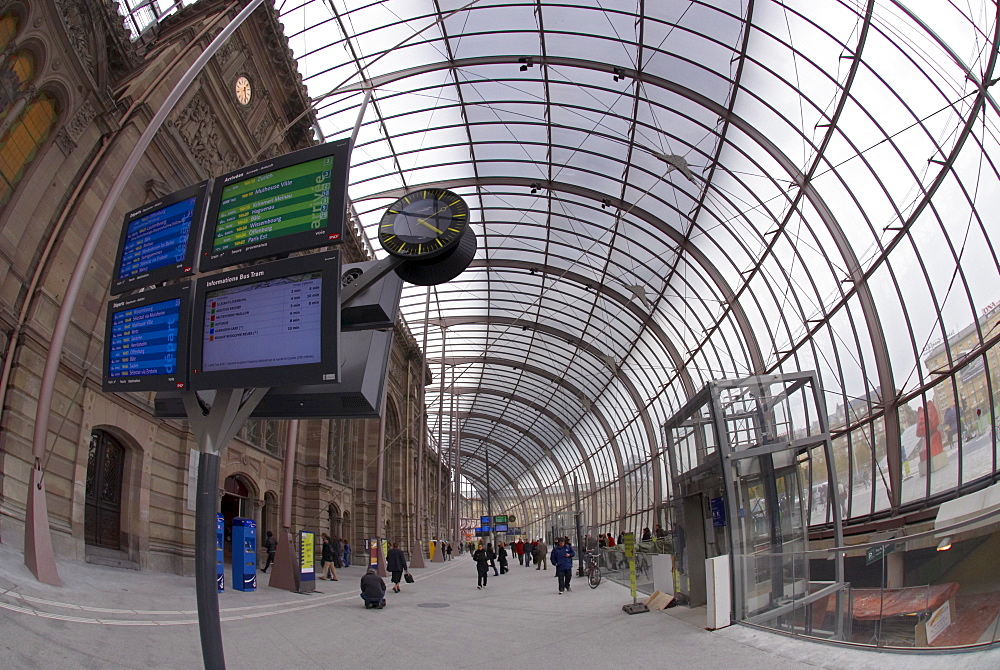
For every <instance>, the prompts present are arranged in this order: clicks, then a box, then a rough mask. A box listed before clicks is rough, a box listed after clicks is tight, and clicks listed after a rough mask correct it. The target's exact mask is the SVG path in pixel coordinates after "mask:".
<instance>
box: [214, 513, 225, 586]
mask: <svg viewBox="0 0 1000 670" xmlns="http://www.w3.org/2000/svg"><path fill="white" fill-rule="evenodd" d="M225 536H226V517H224V516H222V515H221V514H216V515H215V581H216V584H217V585H218V587H219V593H222V592H223V591H225V590H226V572H225V566H224V565H223V561H224V560H225V558H224V557H223V554H222V543H223V542H224V541H225Z"/></svg>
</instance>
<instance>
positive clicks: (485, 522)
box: [479, 516, 490, 526]
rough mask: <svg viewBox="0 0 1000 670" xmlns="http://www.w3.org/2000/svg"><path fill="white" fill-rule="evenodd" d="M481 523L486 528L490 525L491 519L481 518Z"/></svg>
mask: <svg viewBox="0 0 1000 670" xmlns="http://www.w3.org/2000/svg"><path fill="white" fill-rule="evenodd" d="M479 523H481V524H483V525H484V526H488V525H489V524H490V518H489V517H488V516H481V517H479Z"/></svg>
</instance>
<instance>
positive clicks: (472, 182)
mask: <svg viewBox="0 0 1000 670" xmlns="http://www.w3.org/2000/svg"><path fill="white" fill-rule="evenodd" d="M538 182H539V180H538V179H533V178H531V177H462V178H457V179H447V180H442V181H436V182H434V183H428V184H413V185H411V186H409V187H407V188H394V189H389V190H386V191H380V192H379V193H373V194H369V195H368V196H365V197H364V198H360V199H358V202H364V201H365V200H371V199H396V198H399V197H401V196H403V195H404V194H405V192H406V191H408V190H415V189H419V188H431V187H438V188H446V189H455V188H459V187H462V186H472V187H475V188H481V187H484V186H521V187H524V188H532V185H533V184H537V183H538ZM544 187H545V188H546V189H549V190H552V191H563V192H565V193H571V194H574V195H578V196H581V197H585V198H589V199H591V200H594V201H596V202H600V201H601V200H603V199H604V198H605V197H607V194H605V193H602V192H601V191H595V190H593V189H589V188H586V187H584V186H580V185H577V184H570V183H567V182H560V181H548V182H545V186H544ZM613 204H616V206H618V207H620V208H622V209H627V210H628V212H629V216H634V217H635V218H637V219H639V220H640V221H642V222H643V223H648V224H649V225H651V226H653V227H654V228H655V229H656V230H657V231H658V232H660V233H663V234H664V235H665V236H667V237H669V238H670V239H671V241H673V242H675V243H676V244H677V252H678V253H680V252H684V253H685V254H687V255H689V256H690V257H691V258H692V259H693V260H694V261H695V263H696V264H697V265H698V266H699V267H701V268H702V269H703V270H704V271H705V274H706V276H708V277H710V278H711V280H712V282H713V283H714V284H715V286H716V288H717V289H718V291H719V294H720V295H722V296H723V298H724V305H725V306H726V308H727V310H728V311H729V312H730V313H732V315H733V318H734V319H735V321H736V323H737V326H738V327H739V330H740V333H741V334H742V335H743V338H744V342H745V344H746V345H747V349H748V353H749V356H750V363H751V365H752V366H753V368H752V371H751V372H752V373H753V374H761V373H763V371H764V370H765V369H766V365H765V363H764V357H763V354H762V353H761V350H760V345H759V344H758V342H757V337H756V335H755V334H754V332H753V327H752V326H751V325H750V320H749V318H748V317H747V315H746V312H745V311H744V310H743V308H742V306H741V305H740V304H739V301H738V297H739V293H738V292H736V291H733V289H732V288H731V287H730V286H729V284H728V282H727V281H726V280H725V278H724V277H723V276H722V274H721V273H720V272H719V271H718V270H717V269H716V268H715V265H714V264H713V263H712V262H711V261H710V260H708V258H707V257H706V256H705V255H704V253H702V252H701V250H700V249H698V247H696V246H695V245H694V244H693V243H692V242H691V240H690V239H688V238H687V237H686V236H685V235H683V234H682V233H681V232H680V231H678V230H677V229H675V228H673V227H672V226H670V225H668V224H667V223H666V222H665V221H663V220H662V219H660V218H659V217H657V216H655V215H654V214H653V213H652V212H649V211H648V210H646V209H644V208H642V207H639V206H638V205H636V204H634V203H627V202H621V201H620V200H619V202H617V203H613ZM560 272H561V271H560ZM719 322H721V316H720V317H719ZM717 328H718V325H716V326H715V327H714V328H713V329H712V330H711V331H709V332H706V333H705V339H706V340H707V338H708V337H709V336H710V335H711V334H712V332H714V330H716V329H717ZM687 361H690V356H688V358H687V359H686V361H685V362H687ZM683 367H684V366H680V367H679V368H678V369H683ZM688 381H689V383H690V380H688ZM684 390H685V391H686V392H687V393H688V394H689V397H690V395H693V394H694V392H695V390H696V389H694V388H687V387H685V389H684Z"/></svg>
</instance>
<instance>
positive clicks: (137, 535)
mask: <svg viewBox="0 0 1000 670" xmlns="http://www.w3.org/2000/svg"><path fill="white" fill-rule="evenodd" d="M85 440H86V442H85V443H84V444H81V445H80V446H81V449H80V456H79V457H78V458H77V467H76V471H77V481H84V482H85V485H84V486H77V487H74V495H73V509H74V510H75V513H74V514H73V521H72V528H73V535H74V537H76V538H78V539H79V540H81V541H82V542H81V545H82V547H83V558H84V560H86V561H87V562H89V563H95V564H99V565H111V566H115V567H124V568H131V569H133V570H138V569H139V567H140V557H141V556H142V554H143V552H144V551H145V550H146V549H148V546H149V529H148V527H147V525H146V524H145V523H143V522H142V519H143V518H144V517H145V516H146V514H145V513H144V512H146V511H147V509H148V504H149V491H148V482H146V481H144V477H143V471H144V469H145V468H144V466H143V463H144V460H145V457H146V454H145V451H144V450H143V448H142V445H141V443H140V442H139V441H138V440H136V439H135V438H134V437H133V436H132V435H131V434H130V433H129V432H127V431H126V430H124V429H122V428H120V427H118V426H114V425H108V424H99V425H95V426H93V427H92V428H91V429H90V431H89V432H88V433H86V435H85ZM102 442H103V444H101V443H102ZM112 445H113V446H112ZM108 447H111V450H112V451H113V450H116V449H117V450H120V451H119V452H118V453H117V455H116V456H114V457H112V458H117V459H119V460H118V462H117V464H116V465H115V466H114V467H115V469H116V470H117V472H115V473H114V474H113V475H112V473H110V472H109V470H110V469H111V467H112V465H113V464H112V463H111V462H110V461H109V460H108V455H109V449H108ZM102 449H103V450H104V453H103V456H102V454H100V453H97V452H98V451H100V450H102ZM97 459H100V461H101V462H97ZM109 475H112V477H113V479H114V481H110V478H109ZM108 484H110V487H109V486H108ZM97 487H100V488H101V489H103V490H100V491H98V490H95V489H96V488H97ZM111 498H114V499H115V500H114V501H112V500H111ZM115 507H116V508H117V509H116V511H113V508H115ZM112 514H114V518H112V517H111V515H112ZM98 526H103V529H98Z"/></svg>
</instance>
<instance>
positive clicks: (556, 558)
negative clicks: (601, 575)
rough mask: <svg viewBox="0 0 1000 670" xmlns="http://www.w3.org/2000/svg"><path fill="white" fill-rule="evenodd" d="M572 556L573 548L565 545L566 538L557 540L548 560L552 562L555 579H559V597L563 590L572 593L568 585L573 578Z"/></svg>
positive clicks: (574, 554) (573, 554) (573, 553)
mask: <svg viewBox="0 0 1000 670" xmlns="http://www.w3.org/2000/svg"><path fill="white" fill-rule="evenodd" d="M574 556H576V552H575V551H573V547H571V546H569V545H568V544H567V543H566V538H563V537H561V538H559V540H558V543H557V544H556V546H554V547H552V556H550V557H549V560H550V561H552V565H553V566H554V567H555V569H556V577H558V578H559V595H562V593H563V590H566V591H572V589H571V588H570V587H569V583H570V580H571V579H572V577H573V557H574Z"/></svg>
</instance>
